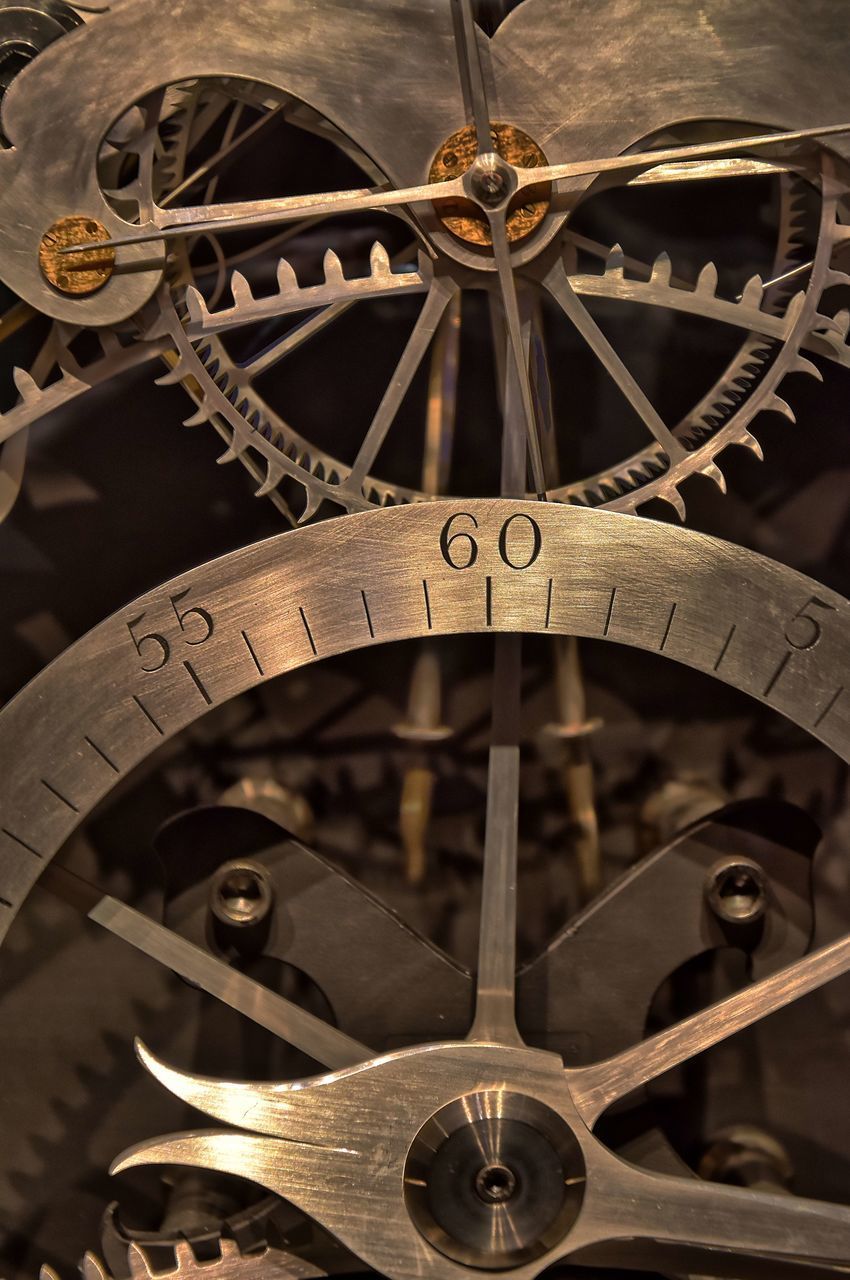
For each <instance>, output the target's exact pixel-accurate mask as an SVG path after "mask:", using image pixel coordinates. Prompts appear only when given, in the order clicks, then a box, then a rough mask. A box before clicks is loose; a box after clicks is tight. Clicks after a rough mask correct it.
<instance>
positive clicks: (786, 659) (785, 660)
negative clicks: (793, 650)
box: [762, 653, 791, 698]
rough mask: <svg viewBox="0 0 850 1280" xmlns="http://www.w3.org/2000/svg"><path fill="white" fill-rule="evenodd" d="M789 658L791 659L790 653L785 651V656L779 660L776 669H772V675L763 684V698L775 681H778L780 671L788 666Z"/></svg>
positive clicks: (774, 685) (772, 687) (774, 684)
mask: <svg viewBox="0 0 850 1280" xmlns="http://www.w3.org/2000/svg"><path fill="white" fill-rule="evenodd" d="M790 660H791V654H790V653H786V654H785V657H784V658H783V659H782V661H781V662H780V664H779V666H778V667H777V668H776V670H775V671H774V673H773V675H772V676H771V677H770V679H769V680H768V682H767V684H766V685H765V687H764V693H763V694H762V697H763V698H766V697H767V696H768V694H769V693H770V691H771V690H772V689H774V688H775V687H776V684H777V682H778V680H779V677H780V676H781V675H782V672H783V671H784V670H785V668H786V667H787V666H788V663H789V662H790Z"/></svg>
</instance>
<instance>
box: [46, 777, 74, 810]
mask: <svg viewBox="0 0 850 1280" xmlns="http://www.w3.org/2000/svg"><path fill="white" fill-rule="evenodd" d="M41 785H42V786H43V787H45V788H46V789H47V790H48V791H49V792H50V794H51V795H52V796H55V797H56V799H57V800H59V801H61V803H62V804H64V805H65V807H66V808H68V809H70V810H71V812H72V813H79V812H80V811H79V809H78V808H77V806H76V805H75V804H73V803H72V802H71V801H70V800H69V799H68V797H67V796H63V794H62V792H61V791H57V790H56V788H55V787H54V786H53V785H52V784H51V783H49V782H48V781H47V779H46V778H42V779H41Z"/></svg>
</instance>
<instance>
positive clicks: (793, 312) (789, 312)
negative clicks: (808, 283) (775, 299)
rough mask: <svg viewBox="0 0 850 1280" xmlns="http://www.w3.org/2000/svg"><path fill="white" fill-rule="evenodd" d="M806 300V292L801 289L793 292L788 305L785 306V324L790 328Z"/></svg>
mask: <svg viewBox="0 0 850 1280" xmlns="http://www.w3.org/2000/svg"><path fill="white" fill-rule="evenodd" d="M805 302H806V294H805V292H804V291H803V290H800V292H799V293H795V294H794V296H793V298H792V299H791V301H790V302H789V303H788V306H787V307H786V308H785V325H786V327H787V328H788V329H790V328H791V327H792V326H793V325H794V324H795V323H796V320H797V317H798V315H799V314H800V312H801V311H802V309H803V307H804V305H805Z"/></svg>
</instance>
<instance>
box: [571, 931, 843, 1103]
mask: <svg viewBox="0 0 850 1280" xmlns="http://www.w3.org/2000/svg"><path fill="white" fill-rule="evenodd" d="M848 970H850V934H848V935H847V936H846V937H844V938H841V939H839V940H838V941H837V942H832V943H830V944H829V945H828V946H825V947H821V948H820V950H818V951H813V952H812V954H811V955H808V956H805V957H804V958H803V959H802V960H798V961H796V963H794V964H789V965H786V967H785V968H784V969H780V970H779V972H778V973H774V974H771V975H770V977H769V978H763V979H762V981H761V982H756V983H753V985H752V986H749V987H744V989H743V990H742V991H738V992H736V993H735V995H733V996H728V997H727V999H725V1000H720V1001H719V1002H718V1003H717V1004H714V1005H712V1006H711V1007H710V1008H708V1009H705V1010H704V1011H703V1012H702V1013H695V1014H693V1016H692V1017H690V1018H685V1019H684V1020H683V1021H682V1022H677V1023H676V1024H675V1025H674V1026H672V1027H669V1028H668V1029H667V1030H666V1031H660V1032H659V1033H658V1034H657V1035H654V1036H650V1038H649V1039H648V1040H643V1041H641V1043H640V1044H636V1045H633V1046H632V1048H630V1049H625V1050H624V1051H623V1052H622V1053H618V1054H616V1055H615V1056H614V1057H613V1058H606V1059H605V1060H604V1061H602V1062H596V1063H593V1064H592V1065H591V1066H588V1067H578V1068H574V1069H572V1070H570V1071H568V1072H567V1078H568V1081H569V1086H570V1091H571V1093H572V1095H573V1101H574V1102H575V1104H576V1107H577V1108H578V1110H579V1112H580V1113H581V1116H582V1118H583V1120H584V1121H585V1123H586V1124H588V1125H593V1123H594V1122H595V1121H596V1120H597V1119H598V1117H599V1116H600V1115H601V1114H602V1113H603V1111H605V1110H606V1109H607V1108H608V1107H610V1106H611V1104H612V1103H614V1102H616V1101H617V1100H618V1099H620V1098H624V1097H625V1096H626V1095H627V1094H629V1093H631V1092H632V1091H633V1090H634V1089H637V1088H639V1087H640V1085H642V1084H646V1083H647V1082H648V1081H649V1080H654V1079H655V1078H656V1077H657V1076H660V1075H662V1074H663V1073H664V1072H665V1071H670V1070H671V1068H673V1067H676V1066H678V1065H679V1064H680V1063H682V1062H687V1061H688V1059H689V1058H693V1057H695V1056H696V1055H697V1054H698V1053H702V1052H703V1051H704V1050H705V1049H710V1048H711V1046H712V1045H715V1044H719V1043H720V1041H721V1040H726V1039H727V1038H728V1037H729V1036H731V1035H734V1034H735V1032H736V1031H743V1030H744V1028H745V1027H749V1026H751V1025H752V1024H753V1023H754V1022H759V1021H760V1020H761V1019H762V1018H766V1017H767V1016H768V1014H771V1013H774V1012H775V1011H776V1010H777V1009H782V1008H784V1006H785V1005H787V1004H792V1003H793V1001H795V1000H799V998H800V996H804V995H807V994H808V993H809V992H810V991H816V990H817V989H818V987H822V986H823V985H824V984H825V983H827V982H830V981H831V980H832V979H833V978H837V977H839V976H840V975H841V974H843V973H847V971H848Z"/></svg>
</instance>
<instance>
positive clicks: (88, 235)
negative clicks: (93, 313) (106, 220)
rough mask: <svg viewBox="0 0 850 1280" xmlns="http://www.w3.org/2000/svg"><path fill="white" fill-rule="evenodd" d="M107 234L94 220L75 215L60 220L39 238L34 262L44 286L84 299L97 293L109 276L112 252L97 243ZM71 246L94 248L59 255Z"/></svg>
mask: <svg viewBox="0 0 850 1280" xmlns="http://www.w3.org/2000/svg"><path fill="white" fill-rule="evenodd" d="M108 239H109V232H108V231H107V229H106V227H105V226H104V225H103V223H102V222H98V220H97V218H85V217H82V216H81V215H75V216H74V217H70V218H60V219H59V221H58V222H54V224H53V226H52V227H50V229H49V230H47V231H45V233H44V235H43V236H42V237H41V244H40V245H39V246H38V263H39V266H40V267H41V272H42V275H43V276H44V278H45V280H47V282H48V284H52V285H53V288H54V289H58V291H59V292H60V293H66V294H72V295H77V296H84V295H85V294H88V293H97V291H98V289H102V288H103V286H104V285H105V284H106V282H107V280H109V278H110V277H111V275H112V271H113V268H114V266H115V250H114V249H98V248H97V247H96V246H97V244H98V242H99V241H102V240H108ZM72 244H91V245H93V246H95V247H94V248H92V249H90V250H88V249H87V250H85V251H83V252H81V253H74V254H63V253H61V252H60V250H62V249H67V248H68V247H69V246H70V245H72Z"/></svg>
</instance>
